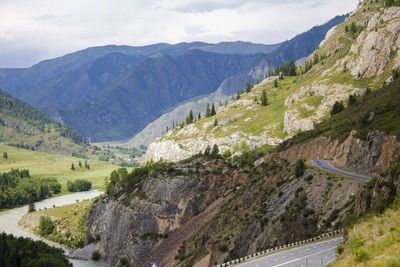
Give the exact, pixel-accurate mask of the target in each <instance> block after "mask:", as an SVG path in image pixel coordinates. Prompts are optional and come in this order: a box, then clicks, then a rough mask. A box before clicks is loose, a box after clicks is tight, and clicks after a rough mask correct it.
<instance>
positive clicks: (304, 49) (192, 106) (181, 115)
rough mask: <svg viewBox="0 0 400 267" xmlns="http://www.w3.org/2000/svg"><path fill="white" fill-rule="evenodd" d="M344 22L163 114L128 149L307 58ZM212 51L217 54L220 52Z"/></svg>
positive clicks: (286, 46) (308, 35) (301, 38)
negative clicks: (277, 69) (255, 82)
mask: <svg viewBox="0 0 400 267" xmlns="http://www.w3.org/2000/svg"><path fill="white" fill-rule="evenodd" d="M345 18H346V16H337V17H335V18H333V19H332V20H330V21H328V22H327V23H325V24H323V25H321V26H316V27H313V28H312V29H310V30H309V31H307V32H305V33H302V34H299V35H298V36H296V37H294V38H293V39H291V40H289V41H286V42H284V43H282V44H280V46H279V48H278V49H276V50H275V51H273V52H271V53H269V54H268V55H267V56H266V57H265V59H264V60H262V62H261V63H260V64H259V65H257V66H254V68H252V70H251V71H250V73H241V74H238V75H234V76H232V77H230V78H228V79H227V80H225V81H224V82H223V83H222V84H221V85H220V87H219V89H218V90H217V91H216V92H215V93H212V94H211V95H208V96H206V97H204V98H202V99H200V100H195V101H191V102H188V103H184V104H182V105H179V106H178V107H176V108H175V109H174V110H173V111H171V112H168V113H165V114H164V115H163V116H161V117H160V118H158V119H157V120H155V121H153V122H151V123H149V124H148V125H147V126H146V128H145V129H143V130H142V131H141V132H140V133H138V134H137V135H136V136H135V137H134V138H132V139H131V140H130V141H129V142H128V145H132V146H139V145H142V144H144V145H146V146H148V145H149V144H150V143H151V142H152V141H153V140H154V139H155V138H157V137H161V136H162V135H164V133H165V129H166V127H168V128H169V129H171V128H172V122H181V121H184V120H185V117H186V116H187V114H189V112H190V110H192V112H193V113H194V114H198V113H201V114H202V115H203V113H204V110H205V107H206V104H207V103H214V104H215V105H217V104H219V103H221V102H222V103H224V102H225V101H226V100H230V99H231V96H232V95H233V94H236V93H237V92H239V91H240V90H243V89H244V88H245V87H246V83H247V82H254V81H256V80H262V79H263V78H264V76H265V74H266V73H268V72H270V71H271V69H274V68H275V67H277V66H278V65H281V64H284V63H285V62H286V61H288V60H294V61H297V60H300V59H302V58H304V57H307V56H309V55H310V54H311V53H312V52H313V51H314V50H315V49H316V48H317V47H318V44H319V43H320V42H321V41H322V40H323V39H324V37H325V35H326V33H327V32H328V30H330V29H331V28H332V27H334V26H335V25H337V24H339V23H341V22H343V21H344V19H345ZM223 44H224V43H220V45H221V48H222V47H224V46H223ZM227 44H231V43H227ZM235 44H237V45H238V47H241V45H240V42H236V43H235ZM224 48H225V47H224ZM242 49H243V52H242V53H246V52H249V51H252V49H251V46H249V47H242ZM202 50H207V51H208V49H206V47H203V48H202ZM214 51H215V52H218V51H219V50H218V51H216V50H214ZM221 51H223V50H221Z"/></svg>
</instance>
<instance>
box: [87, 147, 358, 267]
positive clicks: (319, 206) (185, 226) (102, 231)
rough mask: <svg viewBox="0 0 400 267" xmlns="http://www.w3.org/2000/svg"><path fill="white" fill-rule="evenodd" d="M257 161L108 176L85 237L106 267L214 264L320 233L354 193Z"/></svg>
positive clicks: (343, 182) (351, 184)
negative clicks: (94, 241)
mask: <svg viewBox="0 0 400 267" xmlns="http://www.w3.org/2000/svg"><path fill="white" fill-rule="evenodd" d="M258 157H259V155H257V154H256V153H254V154H246V155H244V156H242V157H240V158H237V159H235V160H234V161H231V158H229V157H228V158H222V157H220V156H217V155H216V154H214V155H211V156H202V155H201V156H195V157H193V158H192V159H190V160H187V161H185V162H180V163H176V164H163V163H155V164H154V165H147V166H144V167H141V168H139V169H136V170H134V171H133V172H132V173H129V174H128V173H127V172H126V171H124V170H119V171H118V172H114V173H113V174H112V175H111V177H110V182H109V184H108V187H107V195H106V196H105V197H103V198H102V199H100V200H98V201H97V202H95V203H94V204H93V205H92V207H91V208H90V210H89V212H88V232H87V235H88V236H89V235H91V236H97V235H98V236H100V242H99V251H100V253H101V254H102V258H104V259H106V260H107V261H109V262H110V263H112V264H117V262H118V261H119V259H120V258H122V257H124V256H125V257H127V259H128V260H129V261H130V263H131V264H132V266H145V265H146V264H149V263H150V262H151V261H157V262H158V263H159V264H161V265H163V266H173V265H174V264H183V265H184V266H192V265H193V264H194V263H195V262H197V261H199V260H200V259H202V258H203V257H205V256H207V255H208V254H210V253H211V254H212V255H213V259H214V262H212V263H211V264H214V263H221V262H222V261H223V260H226V259H233V258H236V257H239V256H245V255H247V254H250V253H254V252H255V251H257V250H259V249H265V248H267V247H269V246H274V245H281V244H286V243H288V242H293V241H296V240H301V239H304V238H308V237H311V236H313V235H314V234H316V233H317V232H318V231H324V230H325V229H326V227H328V226H329V225H330V222H331V221H336V222H338V219H340V218H343V216H344V213H345V211H346V210H347V209H348V207H349V204H350V203H351V201H352V195H353V194H354V193H355V192H357V190H358V188H359V187H360V186H359V183H360V181H357V180H350V179H340V178H338V179H336V178H330V177H326V176H324V175H321V174H320V173H319V172H318V171H316V170H313V169H307V170H304V169H302V171H301V173H300V174H298V177H296V176H295V175H293V168H294V164H293V163H290V162H288V161H286V160H281V161H270V162H266V163H262V164H261V165H259V166H258V167H254V165H253V162H254V160H255V159H256V158H258ZM303 172H304V173H303ZM321 195H322V196H323V197H321ZM336 208H337V209H338V210H336V211H335V209H336ZM339 211H340V212H339ZM111 226H113V227H111ZM299 229H301V230H299ZM172 243H173V244H174V245H173V246H170V245H168V244H172Z"/></svg>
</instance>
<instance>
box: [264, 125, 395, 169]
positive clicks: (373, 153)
mask: <svg viewBox="0 0 400 267" xmlns="http://www.w3.org/2000/svg"><path fill="white" fill-rule="evenodd" d="M355 134H356V132H355V131H353V132H351V134H350V135H349V136H348V137H347V138H346V139H345V140H344V141H341V140H339V139H333V138H331V137H319V138H317V139H314V140H312V141H311V142H307V143H304V144H300V145H296V146H294V147H292V148H290V149H288V150H285V151H283V152H280V153H272V154H270V155H268V156H267V157H266V159H265V160H266V161H269V160H271V159H279V158H281V157H282V158H286V159H289V160H293V161H294V160H298V159H306V160H313V159H326V160H330V161H331V162H333V163H334V164H335V165H337V166H341V167H344V168H347V169H351V170H355V171H357V172H359V173H364V174H369V173H371V172H373V171H375V170H384V169H387V168H389V167H390V166H392V165H393V164H394V163H395V162H396V161H397V158H398V155H399V154H400V144H399V142H398V140H397V137H396V136H393V135H388V134H386V133H384V132H381V131H372V132H369V133H368V135H367V138H366V140H362V139H359V138H357V137H355Z"/></svg>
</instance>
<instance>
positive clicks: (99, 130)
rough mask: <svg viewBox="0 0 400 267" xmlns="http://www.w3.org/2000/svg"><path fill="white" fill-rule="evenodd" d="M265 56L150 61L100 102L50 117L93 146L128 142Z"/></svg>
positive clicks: (197, 55)
mask: <svg viewBox="0 0 400 267" xmlns="http://www.w3.org/2000/svg"><path fill="white" fill-rule="evenodd" d="M264 56H265V55H264V54H257V55H237V54H235V55H229V54H215V53H208V52H203V51H200V50H191V51H188V52H187V53H185V54H183V55H180V56H176V57H171V56H163V57H157V58H152V59H147V60H145V61H144V62H142V63H140V64H139V65H137V66H136V67H134V68H132V69H130V70H129V71H128V72H127V73H125V74H124V75H123V76H122V77H121V78H120V79H119V80H118V81H117V82H115V83H114V84H113V85H112V86H111V87H108V88H107V89H104V90H103V91H101V92H100V93H99V94H98V95H97V96H96V97H95V98H94V99H92V100H90V101H82V102H77V103H75V104H72V105H68V106H54V107H52V109H51V110H50V108H49V109H48V110H47V113H48V114H51V116H52V117H57V118H58V117H60V118H62V120H63V121H64V123H66V124H67V125H70V126H71V127H73V128H74V129H76V130H77V131H78V132H80V133H82V135H84V136H88V137H90V138H91V140H93V141H104V140H108V141H110V140H123V139H126V138H129V137H131V136H132V135H133V134H135V133H137V132H138V131H139V130H141V129H143V128H144V127H145V126H146V125H147V124H148V123H149V122H151V121H153V120H154V119H156V118H158V117H159V116H161V115H162V114H163V113H164V112H166V111H168V110H169V109H170V108H172V107H174V106H175V105H177V104H179V103H182V102H184V101H187V100H188V99H191V98H193V97H198V96H201V95H205V94H210V93H212V92H214V91H215V90H216V89H217V88H218V86H219V85H220V84H221V83H222V82H223V81H224V80H225V79H226V78H228V77H230V76H232V75H235V74H238V73H247V72H249V71H250V69H251V68H252V67H253V66H255V65H257V64H258V63H259V62H260V61H261V59H262V58H263V57H264ZM144 100H145V101H144Z"/></svg>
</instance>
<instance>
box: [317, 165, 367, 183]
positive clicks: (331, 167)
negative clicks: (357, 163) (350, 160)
mask: <svg viewBox="0 0 400 267" xmlns="http://www.w3.org/2000/svg"><path fill="white" fill-rule="evenodd" d="M312 163H313V164H314V165H315V166H317V167H318V168H320V169H323V170H327V171H330V172H333V173H337V174H340V175H344V176H349V177H352V178H359V179H363V180H365V181H370V180H371V177H368V176H365V175H361V174H358V173H353V172H348V171H344V170H341V169H338V168H336V167H335V166H333V165H332V163H330V162H329V161H328V160H312Z"/></svg>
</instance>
